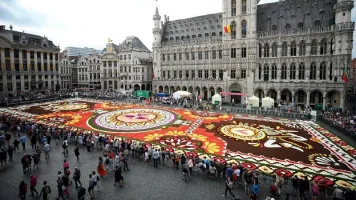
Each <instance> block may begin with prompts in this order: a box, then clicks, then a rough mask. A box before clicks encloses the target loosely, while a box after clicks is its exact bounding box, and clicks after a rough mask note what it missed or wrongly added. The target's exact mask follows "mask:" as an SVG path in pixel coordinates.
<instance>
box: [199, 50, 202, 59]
mask: <svg viewBox="0 0 356 200" xmlns="http://www.w3.org/2000/svg"><path fill="white" fill-rule="evenodd" d="M198 60H203V52H202V51H198Z"/></svg>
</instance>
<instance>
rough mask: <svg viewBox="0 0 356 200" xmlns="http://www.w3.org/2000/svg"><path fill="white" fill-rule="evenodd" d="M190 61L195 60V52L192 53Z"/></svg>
mask: <svg viewBox="0 0 356 200" xmlns="http://www.w3.org/2000/svg"><path fill="white" fill-rule="evenodd" d="M192 60H195V52H192Z"/></svg>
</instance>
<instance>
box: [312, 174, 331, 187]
mask: <svg viewBox="0 0 356 200" xmlns="http://www.w3.org/2000/svg"><path fill="white" fill-rule="evenodd" d="M313 180H314V182H315V183H319V182H321V181H322V182H324V183H325V184H326V185H327V186H328V187H331V186H333V185H334V182H333V181H331V180H330V179H328V178H326V177H324V176H320V175H318V176H315V177H314V178H313Z"/></svg>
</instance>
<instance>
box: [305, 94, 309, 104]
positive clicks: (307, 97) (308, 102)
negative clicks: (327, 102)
mask: <svg viewBox="0 0 356 200" xmlns="http://www.w3.org/2000/svg"><path fill="white" fill-rule="evenodd" d="M305 105H306V107H309V105H310V92H309V91H307V102H306V104H305Z"/></svg>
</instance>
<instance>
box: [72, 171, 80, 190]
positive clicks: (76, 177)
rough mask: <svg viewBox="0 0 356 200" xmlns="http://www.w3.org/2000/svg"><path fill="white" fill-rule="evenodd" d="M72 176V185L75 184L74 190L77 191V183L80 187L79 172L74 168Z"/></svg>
mask: <svg viewBox="0 0 356 200" xmlns="http://www.w3.org/2000/svg"><path fill="white" fill-rule="evenodd" d="M74 170H75V171H74V174H73V180H74V183H75V189H78V183H79V184H80V186H82V182H81V181H80V176H81V174H80V170H79V169H78V168H77V167H75V168H74Z"/></svg>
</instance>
